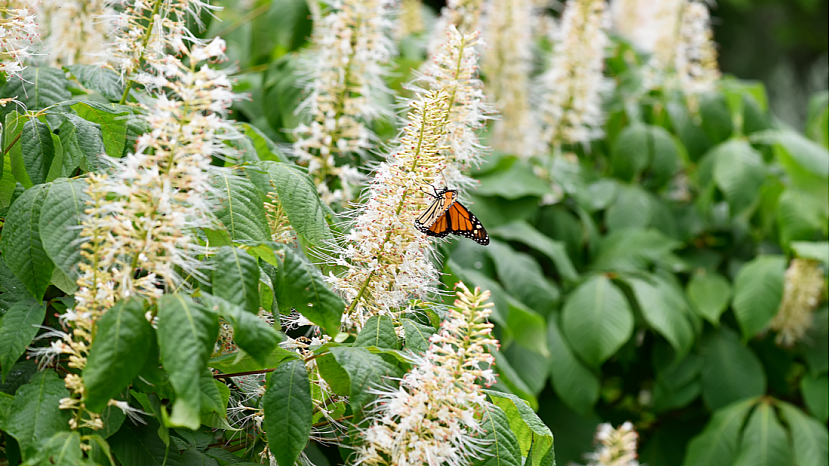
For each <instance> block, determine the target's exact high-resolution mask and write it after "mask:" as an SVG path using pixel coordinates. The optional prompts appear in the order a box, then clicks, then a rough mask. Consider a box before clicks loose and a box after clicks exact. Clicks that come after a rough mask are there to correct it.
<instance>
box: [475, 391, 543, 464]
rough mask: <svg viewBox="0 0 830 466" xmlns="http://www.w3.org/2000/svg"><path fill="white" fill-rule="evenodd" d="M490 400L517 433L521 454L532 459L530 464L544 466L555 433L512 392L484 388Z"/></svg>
mask: <svg viewBox="0 0 830 466" xmlns="http://www.w3.org/2000/svg"><path fill="white" fill-rule="evenodd" d="M484 392H485V393H486V394H487V395H488V396H489V397H490V400H491V401H492V402H493V404H495V405H496V406H498V407H499V408H501V410H502V411H503V412H504V414H505V416H506V417H507V422H508V424H509V425H510V430H511V431H512V432H513V433H514V434H515V435H516V440H517V441H518V443H519V448H520V451H521V455H522V456H524V457H527V458H528V459H530V462H529V463H525V464H526V465H528V466H531V465H532V466H542V464H543V463H542V461H543V460H544V459H545V457H546V456H547V455H548V454H549V452H550V451H551V450H552V449H553V434H552V433H551V432H550V429H549V428H548V427H547V426H546V425H545V423H544V422H542V420H541V419H539V416H537V415H536V413H534V412H533V410H532V409H531V408H530V406H528V405H527V402H525V401H524V400H522V399H521V398H518V397H517V396H516V395H512V394H510V393H501V392H497V391H493V390H484Z"/></svg>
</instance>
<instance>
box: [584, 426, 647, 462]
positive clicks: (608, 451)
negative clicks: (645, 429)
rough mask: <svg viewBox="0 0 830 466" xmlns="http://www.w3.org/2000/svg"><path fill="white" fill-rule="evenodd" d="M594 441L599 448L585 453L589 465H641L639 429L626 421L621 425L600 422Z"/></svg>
mask: <svg viewBox="0 0 830 466" xmlns="http://www.w3.org/2000/svg"><path fill="white" fill-rule="evenodd" d="M594 441H595V442H596V443H597V444H598V445H597V450H596V451H595V452H593V453H589V454H587V455H585V457H586V459H587V460H588V461H589V463H588V466H640V462H639V461H637V431H636V430H634V426H633V425H632V424H631V423H630V422H628V421H626V422H624V423H623V424H622V425H621V426H620V427H618V428H616V429H615V428H614V427H613V426H611V424H608V423H605V424H600V425H599V428H598V429H597V434H596V436H595V437H594Z"/></svg>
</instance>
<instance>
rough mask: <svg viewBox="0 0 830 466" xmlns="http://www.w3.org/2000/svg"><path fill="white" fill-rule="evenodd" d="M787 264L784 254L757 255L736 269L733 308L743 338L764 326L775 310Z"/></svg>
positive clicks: (748, 337)
mask: <svg viewBox="0 0 830 466" xmlns="http://www.w3.org/2000/svg"><path fill="white" fill-rule="evenodd" d="M786 267H787V262H786V259H785V258H784V257H783V256H758V257H756V258H755V259H753V260H751V261H749V262H747V263H746V264H744V265H743V267H741V270H740V271H739V272H738V275H737V277H736V278H735V296H734V298H733V299H732V309H733V310H734V311H735V317H737V319H738V325H739V326H740V327H741V333H742V334H743V339H744V341H746V340H748V339H750V338H752V337H753V336H755V334H757V333H758V332H760V331H761V330H763V329H764V328H766V326H767V324H769V322H770V320H772V318H773V317H775V314H776V313H777V312H778V307H779V305H780V304H781V297H782V296H783V293H784V270H785V269H786Z"/></svg>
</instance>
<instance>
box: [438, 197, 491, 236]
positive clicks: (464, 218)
mask: <svg viewBox="0 0 830 466" xmlns="http://www.w3.org/2000/svg"><path fill="white" fill-rule="evenodd" d="M444 216H445V217H446V218H447V225H448V229H447V231H448V232H449V233H452V234H454V235H460V236H464V237H466V238H470V239H471V240H473V241H475V242H476V243H478V244H481V245H483V246H486V245H488V244H490V235H488V234H487V230H485V229H484V225H482V224H481V222H480V221H479V220H478V219H477V218H476V216H475V215H473V213H472V212H470V211H469V209H467V208H466V207H464V206H463V205H461V203H459V202H455V203H453V204H452V205H451V206H450V208H449V209H447V213H446V214H445V215H444ZM444 236H446V234H444Z"/></svg>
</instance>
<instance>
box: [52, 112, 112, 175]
mask: <svg viewBox="0 0 830 466" xmlns="http://www.w3.org/2000/svg"><path fill="white" fill-rule="evenodd" d="M62 116H63V117H64V118H65V119H64V121H63V122H62V123H61V125H60V127H59V128H58V129H59V131H58V137H59V138H60V141H61V146H62V147H63V152H64V165H65V166H67V167H71V169H74V168H76V167H78V166H80V165H81V162H82V161H86V166H87V168H89V169H90V170H93V171H100V170H101V169H102V168H103V162H102V160H101V156H102V155H106V153H107V151H106V148H105V147H104V138H103V135H102V133H101V127H100V125H98V124H96V123H92V122H89V121H86V120H84V119H83V118H81V117H79V116H77V115H73V114H71V113H63V114H62Z"/></svg>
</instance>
